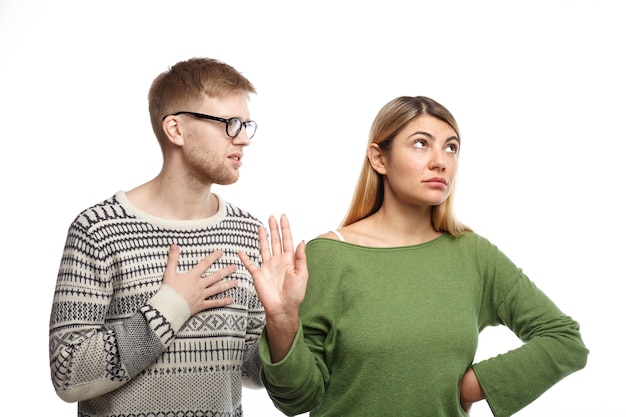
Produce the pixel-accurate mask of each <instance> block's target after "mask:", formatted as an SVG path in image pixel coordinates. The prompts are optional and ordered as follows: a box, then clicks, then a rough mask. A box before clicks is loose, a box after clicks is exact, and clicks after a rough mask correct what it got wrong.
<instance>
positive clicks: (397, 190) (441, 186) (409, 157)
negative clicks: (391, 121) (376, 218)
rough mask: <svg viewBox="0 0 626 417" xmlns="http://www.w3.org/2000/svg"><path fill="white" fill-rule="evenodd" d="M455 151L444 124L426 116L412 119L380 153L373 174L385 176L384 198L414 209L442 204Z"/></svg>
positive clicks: (456, 144)
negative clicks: (388, 146) (376, 172)
mask: <svg viewBox="0 0 626 417" xmlns="http://www.w3.org/2000/svg"><path fill="white" fill-rule="evenodd" d="M459 148H460V141H459V138H458V137H457V134H456V132H455V131H454V129H453V128H452V127H451V126H450V125H449V124H447V123H446V122H444V121H442V120H440V119H438V118H436V117H433V116H430V115H422V116H419V117H417V118H416V119H414V120H412V121H411V122H410V123H409V124H408V125H407V126H406V127H405V128H404V129H402V130H401V131H400V132H399V133H398V135H397V136H396V137H395V138H394V139H393V143H392V144H391V148H390V149H389V150H387V151H385V152H384V153H381V154H380V161H381V162H382V167H381V168H380V169H377V171H378V172H379V173H381V174H383V175H384V176H385V199H387V198H394V199H396V200H398V201H399V202H401V203H407V204H411V205H417V206H435V205H439V204H441V203H443V202H444V201H445V200H446V198H448V196H449V195H450V192H451V189H452V184H453V181H454V177H455V175H456V172H457V166H458V155H459ZM381 170H382V171H381Z"/></svg>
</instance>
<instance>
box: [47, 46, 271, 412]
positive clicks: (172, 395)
mask: <svg viewBox="0 0 626 417" xmlns="http://www.w3.org/2000/svg"><path fill="white" fill-rule="evenodd" d="M252 93H256V90H255V88H254V86H253V85H252V84H251V83H250V81H249V80H248V79H246V78H245V77H244V76H243V75H242V74H240V73H239V72H238V71H236V70H235V69H234V68H232V67H231V66H229V65H227V64H225V63H222V62H220V61H217V60H214V59H206V58H193V59H190V60H187V61H183V62H179V63H177V64H176V65H174V66H173V67H171V68H170V69H169V70H168V71H166V72H164V73H162V74H160V75H159V76H158V77H157V78H156V79H155V80H154V81H153V83H152V86H151V88H150V93H149V111H150V118H151V121H152V128H153V130H154V133H155V135H156V137H157V139H158V142H159V144H160V146H161V150H162V153H163V166H162V169H161V171H160V173H159V174H158V175H157V176H156V177H155V178H154V179H152V180H150V181H148V182H147V183H145V184H142V185H140V186H138V187H136V188H134V189H132V190H130V191H128V192H124V191H119V192H117V193H116V194H115V195H114V196H113V197H111V198H109V199H107V200H105V201H103V202H101V203H99V204H97V205H94V206H93V207H90V208H88V209H86V210H85V211H83V212H82V213H80V214H79V215H78V216H77V217H76V219H75V220H74V222H73V223H72V224H71V226H70V227H69V231H68V234H67V241H66V244H65V249H64V252H63V256H62V259H61V265H60V268H59V274H58V277H57V284H56V289H55V293H54V300H53V304H52V312H51V316H50V368H51V376H52V383H53V385H54V388H55V390H56V392H57V394H58V395H59V397H61V398H62V399H63V400H65V401H68V402H75V401H77V402H78V414H79V415H80V416H117V417H122V416H198V417H199V416H240V415H242V406H241V402H242V384H247V383H248V382H249V383H250V384H251V386H259V387H260V380H259V368H260V360H259V356H258V340H259V337H260V334H261V331H262V328H263V326H264V323H265V316H264V312H263V309H262V306H261V303H260V302H259V299H258V298H257V295H256V292H255V289H254V286H253V283H252V280H251V277H250V275H249V273H248V272H247V270H246V268H245V267H244V266H243V264H242V263H241V261H240V260H239V258H238V256H237V253H238V251H240V250H243V251H244V252H245V253H246V254H247V255H248V256H250V257H251V258H252V259H255V260H256V261H261V259H260V251H259V241H258V229H259V227H261V226H262V223H261V222H260V221H259V220H258V219H256V218H255V217H253V216H251V215H250V214H249V213H248V212H246V211H244V210H242V209H240V208H238V207H236V206H234V205H232V204H230V203H229V202H226V201H224V200H223V199H222V198H221V197H219V196H218V195H216V194H213V193H212V192H211V186H212V185H213V184H221V185H225V184H231V183H234V182H235V181H237V179H238V178H239V168H240V167H241V164H242V157H243V154H244V148H245V147H246V146H248V145H249V144H250V140H251V139H252V137H253V135H254V133H255V131H256V123H255V122H253V121H251V120H250V114H249V109H248V100H249V96H250V94H252Z"/></svg>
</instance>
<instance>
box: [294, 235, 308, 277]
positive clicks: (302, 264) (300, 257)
mask: <svg viewBox="0 0 626 417" xmlns="http://www.w3.org/2000/svg"><path fill="white" fill-rule="evenodd" d="M305 246H306V245H305V243H304V240H303V241H302V242H300V243H299V244H298V247H297V248H296V253H295V257H294V266H295V268H296V270H297V271H302V272H305V271H307V267H306V252H305V250H304V249H305Z"/></svg>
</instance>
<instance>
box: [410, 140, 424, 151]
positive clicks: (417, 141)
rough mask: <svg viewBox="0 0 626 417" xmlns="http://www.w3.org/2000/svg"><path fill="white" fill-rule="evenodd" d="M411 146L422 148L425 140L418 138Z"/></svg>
mask: <svg viewBox="0 0 626 417" xmlns="http://www.w3.org/2000/svg"><path fill="white" fill-rule="evenodd" d="M413 146H415V147H416V148H420V149H424V148H425V147H426V141H425V140H421V139H418V140H416V141H415V143H414V144H413Z"/></svg>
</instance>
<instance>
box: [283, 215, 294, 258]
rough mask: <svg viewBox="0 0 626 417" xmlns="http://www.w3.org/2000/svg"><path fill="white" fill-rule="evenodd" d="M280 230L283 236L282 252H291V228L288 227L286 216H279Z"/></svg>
mask: <svg viewBox="0 0 626 417" xmlns="http://www.w3.org/2000/svg"><path fill="white" fill-rule="evenodd" d="M280 230H281V233H282V235H283V251H285V252H290V253H291V252H293V239H292V237H291V227H290V226H289V219H287V216H286V215H284V214H283V215H282V216H280Z"/></svg>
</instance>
